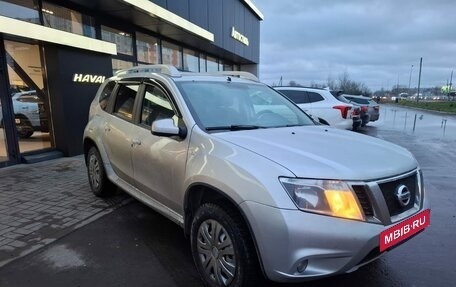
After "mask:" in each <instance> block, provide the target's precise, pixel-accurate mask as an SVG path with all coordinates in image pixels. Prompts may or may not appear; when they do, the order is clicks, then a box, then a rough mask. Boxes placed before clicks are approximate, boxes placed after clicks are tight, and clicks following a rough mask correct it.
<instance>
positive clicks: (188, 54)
mask: <svg viewBox="0 0 456 287" xmlns="http://www.w3.org/2000/svg"><path fill="white" fill-rule="evenodd" d="M183 55H184V70H185V71H190V72H199V63H198V53H197V52H195V51H193V50H190V49H184V52H183Z"/></svg>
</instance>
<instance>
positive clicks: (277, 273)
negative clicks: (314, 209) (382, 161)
mask: <svg viewBox="0 0 456 287" xmlns="http://www.w3.org/2000/svg"><path fill="white" fill-rule="evenodd" d="M240 206H241V208H242V210H243V212H244V213H245V215H246V216H247V218H248V220H249V223H250V227H251V229H252V232H253V234H254V239H255V241H256V244H257V248H258V251H259V254H260V260H261V262H262V266H263V270H264V272H265V275H266V276H267V277H268V278H269V279H270V280H273V281H277V282H294V281H306V280H312V279H317V278H322V277H326V276H330V275H335V274H340V273H346V272H352V271H355V270H356V269H358V268H359V267H360V266H362V265H364V264H367V263H369V262H371V261H373V260H375V259H377V258H378V257H379V256H380V255H382V254H383V253H382V254H380V253H379V235H380V233H381V232H382V231H384V230H386V229H388V228H389V227H391V226H393V225H394V224H391V225H389V226H384V225H381V224H376V223H368V222H360V221H355V220H346V219H341V218H335V217H330V216H324V215H317V214H312V213H308V212H303V211H300V210H286V209H278V208H274V207H271V206H266V205H262V204H259V203H256V202H251V201H250V202H243V203H242V204H241V205H240ZM426 208H429V206H428V204H427V203H426V202H425V203H424V204H423V208H422V209H420V211H421V210H424V209H426ZM395 224H397V222H396V223H395ZM303 266H304V267H305V268H303Z"/></svg>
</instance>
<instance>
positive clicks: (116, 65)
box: [112, 59, 134, 74]
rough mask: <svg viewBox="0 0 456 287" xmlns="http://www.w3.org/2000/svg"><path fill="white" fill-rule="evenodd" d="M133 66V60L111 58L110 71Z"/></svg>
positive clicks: (113, 71)
mask: <svg viewBox="0 0 456 287" xmlns="http://www.w3.org/2000/svg"><path fill="white" fill-rule="evenodd" d="M133 66H134V64H133V62H128V61H123V60H119V59H112V73H113V74H114V73H115V72H117V71H119V70H122V69H128V68H132V67H133Z"/></svg>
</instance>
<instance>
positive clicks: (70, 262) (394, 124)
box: [0, 105, 456, 287]
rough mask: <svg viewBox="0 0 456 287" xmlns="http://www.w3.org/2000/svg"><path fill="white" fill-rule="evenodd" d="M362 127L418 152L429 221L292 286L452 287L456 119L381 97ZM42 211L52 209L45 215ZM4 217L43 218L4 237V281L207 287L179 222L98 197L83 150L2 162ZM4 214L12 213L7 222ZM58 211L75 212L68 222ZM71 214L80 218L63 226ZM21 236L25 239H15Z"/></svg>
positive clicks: (120, 199) (455, 273) (0, 277)
mask: <svg viewBox="0 0 456 287" xmlns="http://www.w3.org/2000/svg"><path fill="white" fill-rule="evenodd" d="M415 114H417V121H416V122H415V129H414V130H413V119H414V118H415ZM420 116H422V117H421V119H420ZM444 119H446V127H445V130H444V126H443V123H442V122H443V120H444ZM360 132H361V133H364V134H367V135H369V136H376V137H379V138H383V139H385V140H388V141H391V142H394V143H396V144H399V145H401V146H404V147H406V148H408V149H409V150H410V151H411V152H412V153H413V154H414V155H415V157H416V158H417V160H418V162H419V163H420V165H421V167H422V169H423V173H424V177H425V186H426V192H428V193H429V195H430V199H431V205H432V212H431V226H430V227H428V228H427V229H426V230H425V231H424V232H422V233H421V234H419V235H417V236H416V237H414V238H413V239H411V240H410V241H408V242H406V243H405V244H403V245H400V246H398V247H397V248H395V249H393V250H392V251H391V252H389V253H387V254H385V255H384V256H383V257H382V258H380V259H379V260H377V261H376V262H374V263H372V264H369V265H367V266H365V267H362V268H360V269H359V270H358V271H355V272H353V273H350V274H344V275H338V276H335V277H330V278H327V279H322V280H319V281H313V282H309V283H307V284H295V285H293V286H310V287H312V286H373V287H377V286H410V287H412V286H413V287H415V286H417V287H418V286H437V287H438V286H453V285H454V280H455V279H456V264H455V262H456V261H455V258H456V240H455V238H456V197H455V196H454V194H455V192H456V190H455V187H454V185H455V182H456V117H455V116H448V115H444V114H435V113H427V112H423V111H416V110H410V109H402V108H397V107H394V106H385V105H382V107H381V115H380V120H379V121H377V122H374V123H370V124H369V125H368V126H366V127H365V128H364V129H363V130H361V131H360ZM366 160H369V159H366ZM373 164H375V163H373ZM4 198H7V200H9V201H8V202H7V203H6V204H5V202H4V200H5V199H4ZM15 199H18V200H19V201H14V200H15ZM48 199H51V201H49V200H48ZM71 200H73V201H74V202H73V203H68V204H67V205H63V207H64V209H68V210H72V211H76V213H73V214H70V215H67V216H66V217H65V214H64V212H63V210H60V211H59V210H57V209H56V207H59V205H58V204H59V202H61V201H66V202H71ZM29 202H31V203H36V204H38V203H39V205H42V206H44V205H46V207H47V208H45V209H43V210H41V211H38V212H37V214H34V215H30V214H29V215H28V214H26V213H23V212H25V211H27V210H29V209H30V204H27V203H29ZM2 206H6V208H2ZM21 206H22V207H21ZM32 208H33V207H32ZM51 208H52V209H51ZM90 208H92V209H90ZM16 209H20V210H23V211H22V213H21V212H18V211H15V210H16ZM37 209H39V208H37ZM44 210H48V211H51V213H50V215H47V216H44V217H42V218H41V219H40V215H41V216H43V215H45V214H44ZM58 212H62V214H63V215H62V214H60V215H58V214H57V213H58ZM67 212H68V214H69V211H67ZM80 212H86V213H83V214H84V216H83V215H77V214H80ZM0 216H1V218H0V226H1V224H3V225H7V224H10V225H7V226H8V227H7V228H12V227H14V228H17V230H19V229H20V228H24V229H33V225H32V226H31V227H32V228H30V224H31V223H29V222H30V221H29V222H25V223H21V225H20V226H11V222H15V221H17V220H19V219H21V218H25V219H27V220H35V221H36V222H40V220H42V221H45V222H44V223H45V225H43V226H40V228H37V229H36V230H34V231H33V230H32V231H31V232H30V233H28V234H27V235H23V236H19V235H18V236H17V237H15V238H14V239H13V241H9V243H6V244H3V245H2V242H5V241H2V239H1V238H2V237H0V262H3V263H0V265H1V264H3V266H2V267H0V286H186V287H187V286H201V281H200V280H199V278H198V274H197V273H196V270H195V268H194V266H193V261H192V258H191V254H190V248H189V247H190V246H189V241H188V240H187V239H186V238H185V237H184V235H183V232H182V230H181V228H180V227H179V226H177V225H175V224H174V223H172V222H171V221H169V220H167V219H166V218H164V217H163V216H161V215H159V214H158V213H156V212H154V211H153V210H151V209H149V208H147V207H146V206H144V205H143V204H141V203H139V202H137V201H135V200H132V199H129V197H128V196H126V195H124V194H123V193H122V192H121V191H118V193H117V194H116V196H115V197H114V198H111V199H109V200H102V199H98V198H95V197H93V196H92V195H91V194H90V191H89V186H88V184H87V179H86V174H85V168H84V164H83V161H82V157H76V158H67V159H59V160H54V161H49V162H46V163H40V164H35V165H20V166H16V167H12V168H6V169H0ZM5 216H7V217H9V219H10V221H8V222H6V223H5V222H3V221H1V220H2V219H3V218H5ZM12 216H13V217H14V219H15V220H12V219H11V217H12ZM26 216H28V217H26ZM56 216H57V218H55V217H56ZM58 216H63V218H67V217H68V218H72V219H71V220H69V221H68V220H65V222H64V221H63V218H59V217H58ZM59 220H60V221H59ZM72 220H74V221H72ZM67 222H72V223H71V224H67V226H65V223H67ZM23 224H28V226H29V227H28V228H26V227H27V226H24V225H23ZM53 224H54V226H53ZM3 230H5V228H4V229H3ZM11 232H13V233H18V232H14V231H13V230H11V229H10V230H9V231H8V232H6V233H2V230H1V229H0V236H3V237H5V238H9V237H7V236H6V235H5V234H9V233H11ZM10 237H11V236H10ZM9 239H11V238H9ZM3 240H5V239H3ZM7 241H8V239H7ZM15 241H18V242H22V243H23V244H19V245H21V247H15V246H14V244H13V245H12V244H11V242H15ZM36 242H39V244H36ZM16 245H18V244H16ZM5 246H6V247H5ZM263 286H287V285H284V284H275V283H263Z"/></svg>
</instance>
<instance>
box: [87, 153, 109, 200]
mask: <svg viewBox="0 0 456 287" xmlns="http://www.w3.org/2000/svg"><path fill="white" fill-rule="evenodd" d="M87 175H88V177H89V184H90V188H91V189H92V192H93V194H95V195H96V196H98V197H106V196H108V195H111V194H112V193H114V190H115V188H114V185H113V184H112V183H111V182H110V181H109V179H108V177H107V175H106V171H105V169H104V165H103V161H102V159H101V156H100V153H99V152H98V149H97V148H96V147H94V146H93V147H91V148H90V150H89V152H88V153H87Z"/></svg>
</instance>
